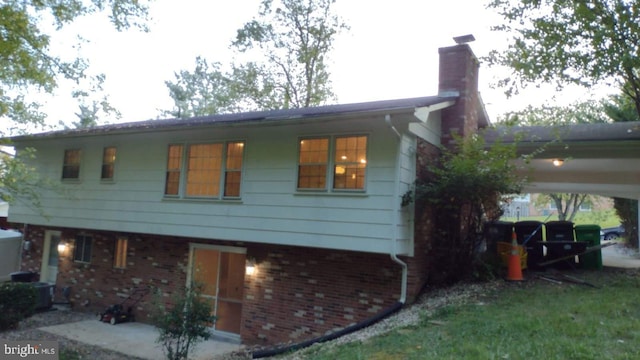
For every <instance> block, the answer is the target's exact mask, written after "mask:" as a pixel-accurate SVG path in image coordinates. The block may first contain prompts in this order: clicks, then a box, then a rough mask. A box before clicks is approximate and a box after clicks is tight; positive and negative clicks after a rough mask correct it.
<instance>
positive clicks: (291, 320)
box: [22, 226, 401, 347]
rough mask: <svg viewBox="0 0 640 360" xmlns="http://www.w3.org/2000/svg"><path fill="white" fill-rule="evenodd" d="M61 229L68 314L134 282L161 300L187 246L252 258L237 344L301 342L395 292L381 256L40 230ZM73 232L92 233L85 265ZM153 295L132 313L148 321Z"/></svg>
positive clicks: (180, 275)
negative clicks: (117, 258)
mask: <svg viewBox="0 0 640 360" xmlns="http://www.w3.org/2000/svg"><path fill="white" fill-rule="evenodd" d="M46 230H57V231H60V232H61V235H62V241H64V242H65V243H67V244H69V245H70V246H69V247H68V248H67V250H66V251H65V253H64V254H62V256H61V257H60V259H59V267H58V278H57V292H56V294H57V296H58V297H57V298H56V300H57V301H62V300H63V299H62V297H61V289H62V288H63V287H65V286H70V287H71V301H72V302H73V308H74V310H76V311H83V312H95V313H97V312H101V311H104V309H105V308H106V307H108V306H110V305H113V304H119V303H121V302H122V301H123V300H124V299H125V298H126V297H127V296H129V295H130V294H131V292H132V291H133V290H134V289H135V288H136V287H139V286H145V285H152V286H154V287H157V288H159V289H160V290H161V291H162V293H163V295H164V298H165V299H166V301H165V302H167V303H168V302H169V300H170V298H171V295H172V294H173V293H174V292H175V291H176V290H178V289H180V288H181V287H182V286H184V284H185V283H186V277H187V270H188V269H187V268H188V264H189V254H188V253H189V243H190V242H193V243H204V244H212V245H225V246H237V247H244V248H246V249H247V254H246V255H247V258H249V259H252V260H253V259H255V261H256V264H257V272H256V273H255V274H254V275H245V284H244V295H243V296H244V301H243V311H242V327H241V334H240V335H241V339H242V342H243V343H245V344H248V345H258V346H265V347H268V346H273V345H276V344H283V343H296V342H300V341H304V340H307V339H310V338H313V337H316V336H319V335H324V334H325V333H328V332H331V331H333V330H336V329H341V328H344V327H346V326H349V325H351V324H354V323H357V322H360V321H363V320H365V319H367V318H369V317H372V316H374V315H376V314H377V313H379V312H381V311H382V310H384V309H385V308H386V307H388V306H391V305H392V304H394V303H395V302H396V301H397V300H398V299H399V296H400V280H401V268H400V266H399V265H398V264H396V263H394V262H393V261H391V259H390V257H389V255H375V254H366V253H358V252H348V251H333V250H322V249H312V248H302V247H290V246H269V245H254V244H247V243H244V244H241V243H234V242H225V241H213V240H212V241H207V240H202V239H191V238H177V237H167V236H155V235H139V234H122V233H115V232H102V231H81V230H76V229H66V228H46ZM77 234H86V235H89V236H91V237H92V238H93V248H92V258H91V263H89V264H84V263H77V262H74V261H73V244H74V243H75V237H76V235H77ZM118 236H124V237H127V238H128V239H129V246H128V251H127V268H126V269H116V268H114V267H113V259H114V250H115V239H116V238H117V237H118ZM44 237H45V228H43V227H39V226H29V227H28V228H27V232H26V239H28V240H29V241H31V242H32V246H31V249H30V250H29V251H28V252H24V253H23V262H22V270H24V271H34V272H39V271H40V266H41V259H42V253H43V249H42V248H43V243H44ZM154 301H155V297H154V296H152V295H147V296H146V297H145V298H144V299H142V301H140V302H139V303H138V304H137V306H136V308H135V309H134V313H135V315H136V320H137V321H141V322H149V321H150V318H149V317H148V314H149V311H150V309H151V307H152V305H153V303H154Z"/></svg>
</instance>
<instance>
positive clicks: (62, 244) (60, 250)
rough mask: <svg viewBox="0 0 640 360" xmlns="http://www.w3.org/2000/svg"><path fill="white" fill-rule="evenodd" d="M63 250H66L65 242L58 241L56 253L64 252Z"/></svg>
mask: <svg viewBox="0 0 640 360" xmlns="http://www.w3.org/2000/svg"><path fill="white" fill-rule="evenodd" d="M65 250H67V243H65V242H62V241H61V242H59V243H58V254H62V253H64V252H65Z"/></svg>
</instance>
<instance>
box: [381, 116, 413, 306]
mask: <svg viewBox="0 0 640 360" xmlns="http://www.w3.org/2000/svg"><path fill="white" fill-rule="evenodd" d="M384 121H385V122H386V123H387V125H389V128H391V130H393V132H394V133H395V134H396V136H397V137H398V150H397V153H396V174H395V176H396V178H395V179H394V184H393V189H394V190H393V198H392V200H391V201H392V204H391V209H392V211H393V216H392V219H393V220H392V223H391V226H393V235H392V236H391V253H390V254H389V255H390V256H391V260H393V261H394V262H395V263H397V264H398V265H400V266H401V267H402V284H401V290H400V300H399V302H400V303H401V304H404V303H405V302H406V301H407V282H408V280H407V278H408V276H407V274H408V268H407V264H406V263H405V262H404V261H402V260H400V258H398V250H397V249H396V244H397V242H398V213H399V212H400V163H401V162H402V135H400V132H398V130H397V129H396V128H395V126H393V124H392V123H391V115H389V114H387V115H385V116H384Z"/></svg>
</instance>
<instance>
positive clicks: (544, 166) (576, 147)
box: [485, 122, 640, 232]
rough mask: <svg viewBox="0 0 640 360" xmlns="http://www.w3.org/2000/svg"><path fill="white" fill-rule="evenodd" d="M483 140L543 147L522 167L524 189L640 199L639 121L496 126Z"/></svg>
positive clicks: (531, 149)
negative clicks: (500, 139)
mask: <svg viewBox="0 0 640 360" xmlns="http://www.w3.org/2000/svg"><path fill="white" fill-rule="evenodd" d="M485 138H486V141H487V143H488V144H491V143H492V142H494V141H496V139H498V138H502V141H503V142H504V143H513V142H514V139H518V141H517V147H518V153H519V154H521V155H527V154H534V153H536V152H539V151H540V150H542V151H541V152H540V153H538V154H536V155H535V156H534V158H533V160H532V161H531V163H530V164H529V165H528V166H523V167H522V170H520V171H521V174H522V175H524V176H526V177H527V178H528V181H529V182H528V183H527V184H526V186H525V188H524V189H523V192H525V193H560V192H562V193H584V194H594V195H601V196H607V197H620V198H627V199H635V200H640V122H617V123H599V124H574V125H566V126H528V127H497V128H496V129H495V130H490V131H488V132H487V133H486V134H485ZM639 220H640V219H639ZM639 232H640V231H639Z"/></svg>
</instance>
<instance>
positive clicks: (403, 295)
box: [251, 115, 408, 359]
mask: <svg viewBox="0 0 640 360" xmlns="http://www.w3.org/2000/svg"><path fill="white" fill-rule="evenodd" d="M384 121H385V122H386V123H387V125H389V127H390V128H391V130H393V132H394V133H395V134H396V135H397V136H398V153H397V158H396V178H395V190H394V191H393V193H394V196H393V200H392V201H393V205H392V207H391V208H392V209H393V215H394V216H393V221H392V226H393V235H392V236H391V252H390V254H389V255H390V256H391V260H393V261H394V262H395V263H397V264H399V265H400V266H401V267H402V285H401V292H400V300H398V302H396V303H395V304H393V305H391V306H390V307H388V308H386V309H384V310H383V311H382V312H380V313H378V314H376V315H375V316H373V317H370V318H368V319H366V320H364V321H361V322H359V323H356V324H353V325H351V326H348V327H346V328H344V329H342V330H339V331H336V332H333V333H330V334H327V335H323V336H320V337H317V338H314V339H310V340H306V341H303V342H300V343H297V344H292V345H287V346H284V347H276V348H272V349H264V350H258V351H255V352H253V353H252V354H251V357H252V358H253V359H259V358H263V357H268V356H275V355H279V354H283V353H286V352H291V351H296V350H300V349H303V348H306V347H309V346H311V345H313V344H316V343H322V342H326V341H330V340H333V339H336V338H339V337H341V336H344V335H347V334H350V333H352V332H355V331H358V330H360V329H363V328H365V327H367V326H370V325H373V324H375V323H377V322H378V321H380V320H382V319H384V318H386V317H387V316H389V315H391V314H393V313H395V312H397V311H399V310H400V309H401V308H402V306H404V304H405V302H406V300H407V278H408V277H407V272H408V267H407V264H406V263H405V262H403V261H402V260H400V259H399V258H398V252H397V250H396V243H397V242H398V239H397V238H398V235H397V231H398V217H397V216H396V215H398V212H399V211H400V186H399V185H400V161H401V160H402V158H401V156H402V135H401V134H400V133H399V132H398V130H396V128H395V127H394V126H393V124H392V123H391V115H385V117H384Z"/></svg>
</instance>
